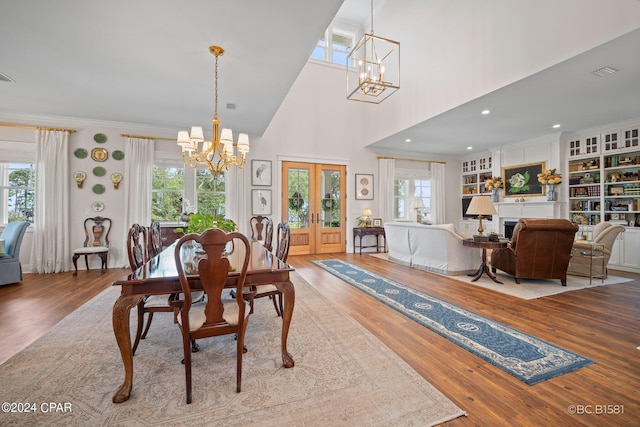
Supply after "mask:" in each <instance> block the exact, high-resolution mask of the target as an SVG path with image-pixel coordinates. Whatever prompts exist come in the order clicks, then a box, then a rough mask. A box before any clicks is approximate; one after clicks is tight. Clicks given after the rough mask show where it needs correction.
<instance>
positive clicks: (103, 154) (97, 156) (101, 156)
mask: <svg viewBox="0 0 640 427" xmlns="http://www.w3.org/2000/svg"><path fill="white" fill-rule="evenodd" d="M91 158H92V159H93V160H95V161H96V162H104V161H105V160H107V159H108V158H109V153H108V152H107V150H105V149H104V148H94V149H93V150H91Z"/></svg>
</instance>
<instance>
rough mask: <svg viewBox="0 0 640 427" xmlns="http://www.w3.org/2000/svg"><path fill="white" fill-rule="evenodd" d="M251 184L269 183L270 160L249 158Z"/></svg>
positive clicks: (268, 184)
mask: <svg viewBox="0 0 640 427" xmlns="http://www.w3.org/2000/svg"><path fill="white" fill-rule="evenodd" d="M251 185H256V186H260V185H265V186H270V185H271V160H251Z"/></svg>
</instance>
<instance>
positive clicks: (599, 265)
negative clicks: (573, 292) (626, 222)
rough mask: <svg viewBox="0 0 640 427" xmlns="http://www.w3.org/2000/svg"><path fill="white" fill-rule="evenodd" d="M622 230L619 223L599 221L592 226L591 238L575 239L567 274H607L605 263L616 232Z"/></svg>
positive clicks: (607, 262) (604, 276)
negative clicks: (590, 239) (587, 239)
mask: <svg viewBox="0 0 640 427" xmlns="http://www.w3.org/2000/svg"><path fill="white" fill-rule="evenodd" d="M623 232H624V227H623V226H622V225H619V224H611V223H609V222H601V223H600V224H598V225H596V226H595V227H593V240H592V241H591V242H587V241H586V240H576V241H575V242H574V243H573V252H572V254H573V256H572V257H571V261H569V269H568V270H567V273H568V274H571V275H574V276H586V277H589V275H591V277H602V278H605V279H606V277H607V275H608V270H607V264H609V258H610V256H611V251H612V250H613V244H614V243H615V241H616V238H617V237H618V234H620V233H623Z"/></svg>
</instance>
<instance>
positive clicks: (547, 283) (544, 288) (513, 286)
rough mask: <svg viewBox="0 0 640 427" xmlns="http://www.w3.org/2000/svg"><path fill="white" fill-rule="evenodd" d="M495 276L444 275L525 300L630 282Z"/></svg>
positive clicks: (612, 278)
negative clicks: (495, 277)
mask: <svg viewBox="0 0 640 427" xmlns="http://www.w3.org/2000/svg"><path fill="white" fill-rule="evenodd" d="M369 255H371V256H373V257H376V258H380V259H385V260H387V261H389V262H393V261H392V260H390V259H389V257H388V254H386V253H371V254H369ZM432 273H433V272H432ZM433 274H437V273H433ZM496 276H497V278H498V280H500V281H501V282H502V283H496V282H494V281H493V280H491V279H490V278H489V277H488V276H487V275H486V274H483V275H482V276H481V277H480V278H479V279H478V280H476V281H475V282H473V281H472V280H471V279H473V277H472V276H467V275H461V276H445V277H448V278H450V279H454V280H458V281H460V282H464V283H468V284H470V285H475V286H480V287H482V288H486V289H491V290H492V291H496V292H500V293H503V294H507V295H511V296H514V297H517V298H521V299H526V300H531V299H536V298H542V297H547V296H550V295H557V294H561V293H564V292H570V291H577V290H580V289H586V288H594V287H597V286H607V285H615V284H618V283H625V282H630V281H631V280H632V279H628V278H626V277H618V276H614V275H611V274H609V276H608V277H607V278H606V279H604V280H601V279H595V278H594V279H593V280H591V281H589V278H588V277H581V276H567V286H562V284H561V283H560V280H550V279H549V280H547V279H520V283H516V282H515V280H514V279H513V276H512V275H510V274H507V273H505V272H503V271H500V270H497V271H496Z"/></svg>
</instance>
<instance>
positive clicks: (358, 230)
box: [353, 227, 387, 255]
mask: <svg viewBox="0 0 640 427" xmlns="http://www.w3.org/2000/svg"><path fill="white" fill-rule="evenodd" d="M356 236H358V237H360V242H359V243H360V245H359V248H360V255H362V249H363V248H376V252H380V236H382V237H383V238H384V246H382V249H383V251H384V252H386V251H387V236H386V235H385V234H384V227H354V228H353V253H354V254H355V253H356ZM364 236H376V244H375V245H367V246H362V238H363V237H364Z"/></svg>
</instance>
